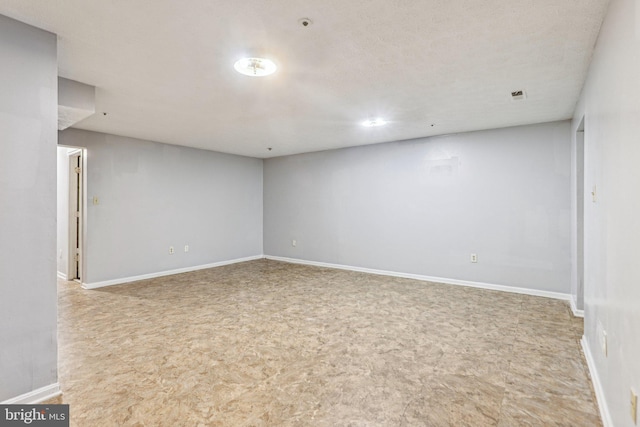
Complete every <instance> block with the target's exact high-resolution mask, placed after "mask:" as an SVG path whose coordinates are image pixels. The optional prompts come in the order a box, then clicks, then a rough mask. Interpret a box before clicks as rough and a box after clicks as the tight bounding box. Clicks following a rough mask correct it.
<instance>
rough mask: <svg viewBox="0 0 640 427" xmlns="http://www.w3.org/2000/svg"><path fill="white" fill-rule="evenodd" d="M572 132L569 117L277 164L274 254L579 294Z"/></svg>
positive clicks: (271, 180) (269, 173)
mask: <svg viewBox="0 0 640 427" xmlns="http://www.w3.org/2000/svg"><path fill="white" fill-rule="evenodd" d="M569 132H570V126H569V122H567V121H565V122H556V123H547V124H541V125H535V126H523V127H514V128H508V129H499V130H490V131H482V132H473V133H464V134H458V135H449V136H443V137H433V138H425V139H419V140H414V141H406V142H397V143H388V144H379V145H373V146H366V147H358V148H349V149H342V150H333V151H325V152H318V153H311V154H302V155H296V156H287V157H279V158H273V159H268V160H265V166H264V210H265V217H264V230H265V238H264V239H265V242H264V244H265V254H266V255H272V256H282V257H290V258H298V259H304V260H310V261H319V262H327V263H334V264H343V265H349V266H356V267H365V268H373V269H379V270H388V271H394V272H401V273H411V274H420V275H427V276H435V277H442V278H447V279H458V280H468V281H475V282H484V283H489V284H498V285H507V286H514V287H525V288H532V289H537V290H543V291H553V292H562V293H566V294H568V293H569V292H570V193H569V191H570V135H569ZM292 239H295V240H297V246H296V247H293V246H292V244H291V241H292ZM471 253H476V254H477V255H478V263H477V264H472V263H470V261H469V257H470V254H471Z"/></svg>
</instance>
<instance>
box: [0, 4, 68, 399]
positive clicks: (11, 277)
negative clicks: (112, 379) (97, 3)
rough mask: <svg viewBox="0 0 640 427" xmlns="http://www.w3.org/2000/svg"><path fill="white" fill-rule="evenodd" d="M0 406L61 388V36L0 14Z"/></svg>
mask: <svg viewBox="0 0 640 427" xmlns="http://www.w3.org/2000/svg"><path fill="white" fill-rule="evenodd" d="M0 62H1V63H2V65H1V66H0V253H2V256H1V257H0V401H4V400H7V399H10V398H13V397H16V396H19V395H21V394H24V393H27V392H30V391H33V390H35V389H38V388H41V387H45V386H49V385H52V384H55V383H56V382H57V367H56V364H57V339H56V330H57V329H56V307H57V298H56V258H55V253H56V122H57V110H56V105H57V71H58V70H57V62H56V36H55V35H54V34H51V33H48V32H45V31H42V30H39V29H36V28H34V27H30V26H28V25H25V24H22V23H20V22H17V21H14V20H12V19H9V18H7V17H4V16H1V15H0Z"/></svg>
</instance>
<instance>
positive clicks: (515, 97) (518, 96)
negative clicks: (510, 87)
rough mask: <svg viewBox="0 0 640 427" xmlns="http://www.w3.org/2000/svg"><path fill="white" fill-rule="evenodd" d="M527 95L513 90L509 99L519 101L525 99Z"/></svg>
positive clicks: (521, 91)
mask: <svg viewBox="0 0 640 427" xmlns="http://www.w3.org/2000/svg"><path fill="white" fill-rule="evenodd" d="M526 97H527V94H526V93H525V92H524V91H523V90H515V91H513V92H511V99H512V100H513V101H519V100H521V99H525V98H526Z"/></svg>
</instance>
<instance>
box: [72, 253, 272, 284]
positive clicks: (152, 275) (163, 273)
mask: <svg viewBox="0 0 640 427" xmlns="http://www.w3.org/2000/svg"><path fill="white" fill-rule="evenodd" d="M262 258H264V255H254V256H250V257H246V258H236V259H232V260H228V261H220V262H214V263H211V264H204V265H196V266H193V267H185V268H178V269H175V270H167V271H160V272H158V273H149V274H141V275H140V276H131V277H122V278H119V279H113V280H105V281H102V282H93V283H83V284H82V287H83V288H84V289H96V288H102V287H105V286H112V285H120V284H122V283H129V282H137V281H138V280H145V279H154V278H156V277H162V276H171V275H173V274H180V273H188V272H190V271H197V270H204V269H206V268H214V267H221V266H223V265H229V264H237V263H239V262H246V261H253V260H256V259H262Z"/></svg>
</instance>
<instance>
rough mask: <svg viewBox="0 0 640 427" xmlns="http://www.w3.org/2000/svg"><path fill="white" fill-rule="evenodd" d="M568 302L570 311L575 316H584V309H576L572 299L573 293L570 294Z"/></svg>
mask: <svg viewBox="0 0 640 427" xmlns="http://www.w3.org/2000/svg"><path fill="white" fill-rule="evenodd" d="M569 304H570V305H571V311H572V312H573V315H574V316H575V317H584V310H578V308H577V307H576V301H575V299H573V295H571V298H570V299H569Z"/></svg>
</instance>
